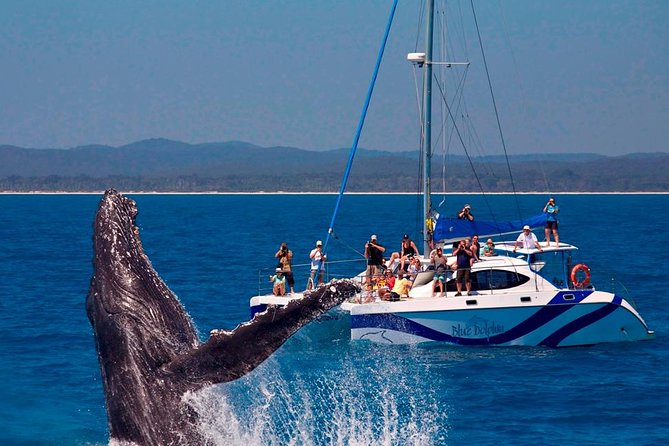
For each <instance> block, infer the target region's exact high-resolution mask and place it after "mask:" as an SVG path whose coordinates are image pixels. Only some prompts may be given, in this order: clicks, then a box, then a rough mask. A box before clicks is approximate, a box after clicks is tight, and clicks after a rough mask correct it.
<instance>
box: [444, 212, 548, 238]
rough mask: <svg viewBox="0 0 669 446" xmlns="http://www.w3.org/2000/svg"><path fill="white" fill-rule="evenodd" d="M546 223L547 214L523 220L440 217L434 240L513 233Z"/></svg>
mask: <svg viewBox="0 0 669 446" xmlns="http://www.w3.org/2000/svg"><path fill="white" fill-rule="evenodd" d="M545 223H546V214H540V215H535V216H534V217H529V218H526V219H523V220H515V221H479V220H474V221H469V220H465V219H459V218H451V217H439V220H437V224H436V226H435V228H434V240H435V241H442V240H457V239H461V238H464V237H471V236H472V235H474V234H478V235H479V237H489V236H492V235H502V234H511V233H514V232H520V231H522V230H523V226H525V225H528V226H529V227H530V228H533V229H534V228H538V227H543V226H544V224H545Z"/></svg>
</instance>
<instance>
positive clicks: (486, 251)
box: [483, 238, 495, 257]
mask: <svg viewBox="0 0 669 446" xmlns="http://www.w3.org/2000/svg"><path fill="white" fill-rule="evenodd" d="M494 255H495V243H493V241H492V239H491V238H489V239H488V241H486V242H485V245H484V246H483V256H484V257H490V256H494Z"/></svg>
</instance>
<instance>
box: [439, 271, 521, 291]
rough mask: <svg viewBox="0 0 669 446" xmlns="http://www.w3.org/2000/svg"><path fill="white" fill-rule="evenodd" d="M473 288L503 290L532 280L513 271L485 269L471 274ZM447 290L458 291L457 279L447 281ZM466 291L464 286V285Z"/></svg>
mask: <svg viewBox="0 0 669 446" xmlns="http://www.w3.org/2000/svg"><path fill="white" fill-rule="evenodd" d="M471 280H472V290H479V291H482V290H503V289H507V288H513V287H515V286H518V285H522V284H523V283H525V282H527V281H529V280H530V278H529V277H527V276H524V275H522V274H518V273H515V272H513V271H502V270H496V269H492V270H484V271H477V272H475V273H472V274H471ZM446 291H456V287H455V280H449V281H448V282H447V283H446ZM463 291H464V287H463Z"/></svg>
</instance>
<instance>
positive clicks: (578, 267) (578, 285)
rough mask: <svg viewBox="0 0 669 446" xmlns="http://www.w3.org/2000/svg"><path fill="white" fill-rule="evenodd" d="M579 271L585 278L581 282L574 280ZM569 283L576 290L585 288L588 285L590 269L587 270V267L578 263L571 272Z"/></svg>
mask: <svg viewBox="0 0 669 446" xmlns="http://www.w3.org/2000/svg"><path fill="white" fill-rule="evenodd" d="M579 271H583V273H584V274H585V278H584V279H583V281H581V282H579V281H578V280H577V279H576V274H578V272H579ZM571 281H572V283H573V284H574V286H575V287H576V288H585V287H586V286H588V284H589V283H590V268H588V265H586V264H585V263H579V264H578V265H576V266H574V267H573V268H572V270H571Z"/></svg>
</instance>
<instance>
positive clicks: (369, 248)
mask: <svg viewBox="0 0 669 446" xmlns="http://www.w3.org/2000/svg"><path fill="white" fill-rule="evenodd" d="M385 250H386V248H384V247H383V246H381V245H380V244H379V242H378V240H377V239H376V235H372V236H371V237H370V238H369V241H368V242H367V243H365V258H366V259H367V283H368V284H370V283H371V282H372V276H378V275H379V274H381V266H382V265H383V252H384V251H385Z"/></svg>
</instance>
